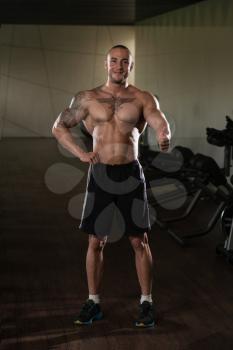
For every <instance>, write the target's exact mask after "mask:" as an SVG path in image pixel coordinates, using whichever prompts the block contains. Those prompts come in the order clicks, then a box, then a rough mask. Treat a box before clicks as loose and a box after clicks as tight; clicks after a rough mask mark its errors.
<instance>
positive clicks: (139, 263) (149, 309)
mask: <svg viewBox="0 0 233 350" xmlns="http://www.w3.org/2000/svg"><path fill="white" fill-rule="evenodd" d="M129 240H130V242H131V245H132V247H133V249H134V252H135V263H136V270H137V275H138V280H139V284H140V287H141V300H140V312H139V316H138V318H137V320H136V322H135V325H136V326H137V327H153V326H154V325H155V313H154V308H153V303H152V295H151V292H152V280H153V259H152V255H151V251H150V247H149V243H148V237H147V234H146V233H144V235H142V236H141V237H133V236H130V237H129Z"/></svg>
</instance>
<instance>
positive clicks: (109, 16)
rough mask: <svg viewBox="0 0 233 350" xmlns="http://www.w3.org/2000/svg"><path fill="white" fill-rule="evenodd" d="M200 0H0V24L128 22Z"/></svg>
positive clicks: (115, 23)
mask: <svg viewBox="0 0 233 350" xmlns="http://www.w3.org/2000/svg"><path fill="white" fill-rule="evenodd" d="M200 1H205V0H154V1H153V0H125V1H124V0H115V1H113V0H96V1H94V0H60V1H59V0H0V23H2V24H6V23H8V24H10V23H11V24H85V25H88V24H89V25H92V24H93V25H101V24H102V25H103V24H105V25H123V24H124V25H132V24H135V23H136V22H137V21H140V20H142V19H145V18H148V17H154V16H157V15H160V14H162V13H165V12H168V11H172V10H175V9H178V8H181V7H184V6H188V5H191V4H193V3H196V2H200Z"/></svg>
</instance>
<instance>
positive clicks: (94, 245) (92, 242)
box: [88, 235, 107, 252]
mask: <svg viewBox="0 0 233 350" xmlns="http://www.w3.org/2000/svg"><path fill="white" fill-rule="evenodd" d="M106 241H107V239H106V238H103V239H100V238H98V237H96V236H94V235H89V243H88V249H91V250H92V251H95V252H102V251H103V249H104V247H105V244H106Z"/></svg>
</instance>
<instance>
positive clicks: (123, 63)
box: [105, 48, 133, 84]
mask: <svg viewBox="0 0 233 350" xmlns="http://www.w3.org/2000/svg"><path fill="white" fill-rule="evenodd" d="M105 68H106V69H107V72H108V78H109V80H110V81H111V82H112V83H115V84H122V83H124V81H125V80H126V79H127V78H128V76H129V73H130V71H131V70H132V68H133V61H132V56H131V55H130V53H129V51H128V50H126V49H122V48H115V49H112V50H111V51H110V52H109V54H108V56H107V60H106V62H105Z"/></svg>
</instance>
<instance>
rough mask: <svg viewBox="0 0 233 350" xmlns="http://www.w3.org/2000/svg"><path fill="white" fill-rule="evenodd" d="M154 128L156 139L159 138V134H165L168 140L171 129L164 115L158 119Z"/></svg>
mask: <svg viewBox="0 0 233 350" xmlns="http://www.w3.org/2000/svg"><path fill="white" fill-rule="evenodd" d="M154 129H155V133H156V138H157V140H159V138H160V137H161V135H162V136H166V137H167V138H168V139H169V140H170V138H171V130H170V126H169V124H168V122H167V120H166V118H165V117H164V118H163V119H160V121H159V122H158V123H157V125H156V127H155V128H154Z"/></svg>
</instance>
